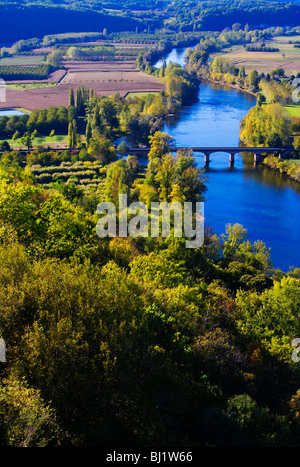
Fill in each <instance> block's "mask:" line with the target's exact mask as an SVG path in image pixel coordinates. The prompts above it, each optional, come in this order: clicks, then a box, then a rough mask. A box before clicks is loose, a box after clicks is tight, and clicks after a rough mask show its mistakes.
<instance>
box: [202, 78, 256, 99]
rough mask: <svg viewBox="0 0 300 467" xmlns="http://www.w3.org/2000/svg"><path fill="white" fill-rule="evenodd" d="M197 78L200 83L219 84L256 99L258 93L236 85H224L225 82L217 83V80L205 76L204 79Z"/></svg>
mask: <svg viewBox="0 0 300 467" xmlns="http://www.w3.org/2000/svg"><path fill="white" fill-rule="evenodd" d="M199 76H200V77H199V79H200V82H202V81H204V82H206V81H207V82H209V83H213V84H219V85H220V86H224V87H228V88H231V89H236V90H237V91H240V92H244V93H246V94H250V95H251V96H253V97H255V98H257V94H258V93H255V92H253V91H250V90H249V89H245V88H242V87H241V86H239V85H238V84H230V83H226V82H225V81H219V80H216V79H213V78H208V77H207V76H205V77H202V76H201V75H199Z"/></svg>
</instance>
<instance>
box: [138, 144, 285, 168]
mask: <svg viewBox="0 0 300 467" xmlns="http://www.w3.org/2000/svg"><path fill="white" fill-rule="evenodd" d="M186 149H191V150H192V151H193V152H194V153H201V154H204V161H205V165H206V166H207V165H209V162H210V155H211V154H215V153H220V152H225V153H227V154H229V163H230V165H234V156H235V155H236V154H238V153H241V152H250V153H252V154H253V156H254V163H255V164H257V163H258V162H259V161H260V159H261V158H262V157H265V156H266V155H268V154H273V155H275V156H277V157H278V158H279V159H281V158H283V157H284V156H285V155H286V154H289V153H290V152H292V151H294V148H293V147H290V148H268V147H266V148H262V147H190V148H187V147H178V148H170V152H177V151H179V150H186ZM149 151H150V148H149V147H144V148H141V147H138V148H131V149H130V150H129V154H131V155H138V154H147V153H148V152H149Z"/></svg>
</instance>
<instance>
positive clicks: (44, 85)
mask: <svg viewBox="0 0 300 467" xmlns="http://www.w3.org/2000/svg"><path fill="white" fill-rule="evenodd" d="M56 85H57V83H28V84H7V85H6V87H7V88H11V89H19V90H23V89H36V88H47V87H49V86H56Z"/></svg>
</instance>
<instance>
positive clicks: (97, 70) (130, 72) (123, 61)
mask: <svg viewBox="0 0 300 467" xmlns="http://www.w3.org/2000/svg"><path fill="white" fill-rule="evenodd" d="M78 45H79V46H80V48H81V47H82V46H84V44H83V43H82V44H78ZM116 49H117V50H118V53H117V54H116V57H115V58H113V59H112V60H101V61H100V60H72V59H71V60H70V59H68V56H66V57H65V58H64V61H63V67H61V68H60V69H57V70H55V71H53V72H52V73H50V74H49V76H48V77H47V78H45V79H39V82H38V83H36V82H35V81H33V80H30V79H16V80H7V84H8V87H7V89H6V102H1V103H0V109H4V108H16V107H22V108H25V109H28V110H34V109H41V108H49V107H53V106H56V107H59V106H61V105H63V106H67V105H68V96H69V92H70V88H71V87H72V88H76V87H77V86H81V85H86V86H87V87H89V88H92V89H93V90H94V91H95V93H96V94H97V95H98V96H101V95H102V96H108V95H112V94H115V93H119V94H120V95H121V96H125V95H127V94H128V93H130V92H142V93H143V92H159V91H161V90H162V89H164V85H163V84H162V83H161V82H160V81H159V80H158V79H157V78H155V77H154V76H151V75H149V74H146V73H143V72H141V71H140V70H137V69H136V66H135V57H136V56H137V54H138V53H139V51H140V50H141V45H139V44H130V45H129V46H128V45H127V44H122V43H121V44H118V46H117V47H116ZM126 51H127V56H126ZM37 52H38V49H35V53H36V55H33V56H32V57H31V56H29V55H24V56H23V55H18V56H13V57H6V58H4V59H2V61H1V60H0V65H1V64H2V65H3V66H10V68H11V67H12V66H13V65H14V66H17V67H21V66H23V69H24V67H25V66H29V65H30V66H31V65H33V64H38V63H41V62H40V59H41V55H38V54H37ZM127 57H129V58H127Z"/></svg>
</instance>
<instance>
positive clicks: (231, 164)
mask: <svg viewBox="0 0 300 467" xmlns="http://www.w3.org/2000/svg"><path fill="white" fill-rule="evenodd" d="M229 165H230V167H233V166H234V153H232V154H229Z"/></svg>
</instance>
